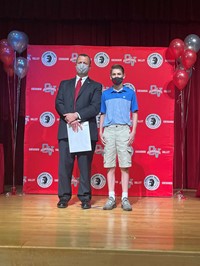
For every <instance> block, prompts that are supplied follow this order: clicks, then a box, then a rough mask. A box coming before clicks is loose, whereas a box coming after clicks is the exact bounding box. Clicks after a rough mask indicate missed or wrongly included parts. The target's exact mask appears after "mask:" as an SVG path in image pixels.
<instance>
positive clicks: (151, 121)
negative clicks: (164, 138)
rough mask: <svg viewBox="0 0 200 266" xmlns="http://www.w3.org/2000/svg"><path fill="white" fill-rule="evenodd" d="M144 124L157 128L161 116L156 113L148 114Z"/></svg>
mask: <svg viewBox="0 0 200 266" xmlns="http://www.w3.org/2000/svg"><path fill="white" fill-rule="evenodd" d="M145 123H146V126H147V127H148V128H150V129H157V128H159V126H160V125H161V118H160V116H159V115H157V114H150V115H148V116H147V117H146V120H145Z"/></svg>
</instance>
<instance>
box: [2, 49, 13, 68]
mask: <svg viewBox="0 0 200 266" xmlns="http://www.w3.org/2000/svg"><path fill="white" fill-rule="evenodd" d="M14 58H15V52H14V49H13V48H12V47H11V46H10V45H8V46H1V47H0V60H1V61H2V62H3V63H4V64H5V65H6V66H9V65H12V63H13V61H14Z"/></svg>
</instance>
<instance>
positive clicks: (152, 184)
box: [144, 175, 160, 190]
mask: <svg viewBox="0 0 200 266" xmlns="http://www.w3.org/2000/svg"><path fill="white" fill-rule="evenodd" d="M144 186H145V188H146V189H148V190H156V189H157V188H158V187H159V186H160V180H159V178H158V177H157V176H156V175H148V176H146V177H145V179H144Z"/></svg>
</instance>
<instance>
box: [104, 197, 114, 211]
mask: <svg viewBox="0 0 200 266" xmlns="http://www.w3.org/2000/svg"><path fill="white" fill-rule="evenodd" d="M114 208H116V201H115V199H114V198H113V197H109V198H108V200H107V201H106V204H105V205H104V206H103V210H112V209H114Z"/></svg>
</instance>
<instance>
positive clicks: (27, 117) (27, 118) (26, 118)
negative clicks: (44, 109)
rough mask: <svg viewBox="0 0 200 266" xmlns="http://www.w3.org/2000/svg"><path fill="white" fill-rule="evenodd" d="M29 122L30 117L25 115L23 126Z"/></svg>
mask: <svg viewBox="0 0 200 266" xmlns="http://www.w3.org/2000/svg"><path fill="white" fill-rule="evenodd" d="M29 121H30V115H26V117H25V125H27V124H28V122H29Z"/></svg>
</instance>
